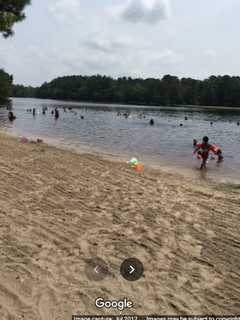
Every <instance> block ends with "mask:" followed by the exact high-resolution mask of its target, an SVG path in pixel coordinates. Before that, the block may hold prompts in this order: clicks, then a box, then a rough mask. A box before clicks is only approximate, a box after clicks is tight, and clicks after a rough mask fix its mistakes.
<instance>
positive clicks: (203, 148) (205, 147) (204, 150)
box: [194, 136, 223, 170]
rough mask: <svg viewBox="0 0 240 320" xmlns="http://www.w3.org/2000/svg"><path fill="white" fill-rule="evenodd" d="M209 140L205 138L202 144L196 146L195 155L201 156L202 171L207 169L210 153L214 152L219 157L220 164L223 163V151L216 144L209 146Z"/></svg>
mask: <svg viewBox="0 0 240 320" xmlns="http://www.w3.org/2000/svg"><path fill="white" fill-rule="evenodd" d="M208 142H209V138H208V137H207V136H205V137H203V140H202V143H199V144H196V149H195V151H194V154H196V153H198V154H199V155H201V158H202V164H201V167H200V170H202V169H204V168H206V164H207V160H208V158H209V152H210V151H212V152H213V153H214V154H216V155H217V156H218V162H221V161H223V155H222V150H221V149H220V148H219V147H218V146H217V145H215V144H209V143H208Z"/></svg>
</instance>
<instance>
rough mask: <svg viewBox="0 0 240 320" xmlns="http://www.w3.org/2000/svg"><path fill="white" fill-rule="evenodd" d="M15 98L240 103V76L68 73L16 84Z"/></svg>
mask: <svg viewBox="0 0 240 320" xmlns="http://www.w3.org/2000/svg"><path fill="white" fill-rule="evenodd" d="M12 96H13V97H32V98H42V99H45V98H46V99H58V100H71V101H86V102H104V103H123V104H138V105H161V106H169V105H204V106H229V107H239V106H240V77H238V76H232V77H231V76H228V75H225V76H211V77H209V78H207V79H205V80H196V79H191V78H182V79H179V78H178V77H176V76H171V75H165V76H164V77H162V78H161V79H155V78H148V79H141V78H137V79H133V78H131V77H122V78H118V79H113V78H111V77H107V76H100V75H96V76H65V77H59V78H56V79H54V80H52V81H51V82H48V83H47V82H45V83H44V84H43V85H41V86H40V87H32V86H23V85H13V86H12Z"/></svg>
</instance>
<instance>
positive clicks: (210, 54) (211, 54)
mask: <svg viewBox="0 0 240 320" xmlns="http://www.w3.org/2000/svg"><path fill="white" fill-rule="evenodd" d="M204 55H205V56H207V57H209V58H216V56H217V54H216V52H215V51H214V50H213V49H207V50H205V51H204Z"/></svg>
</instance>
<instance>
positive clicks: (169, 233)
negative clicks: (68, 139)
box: [0, 133, 240, 320]
mask: <svg viewBox="0 0 240 320" xmlns="http://www.w3.org/2000/svg"><path fill="white" fill-rule="evenodd" d="M239 206H240V186H239V185H231V184H218V185H217V184H214V183H210V182H203V181H202V180H199V181H198V180H193V179H189V178H184V177H182V176H180V175H176V174H174V175H171V174H169V173H164V172H162V171H160V170H154V169H150V168H145V169H144V170H143V171H142V172H141V173H137V172H135V171H133V170H132V169H131V168H129V166H128V165H127V164H125V163H121V162H119V161H118V162H117V161H116V162H113V161H109V160H105V159H103V158H101V157H99V156H94V155H90V154H85V155H80V154H77V153H74V152H71V151H66V150H62V149H58V148H55V147H52V146H48V145H45V144H30V143H29V144H21V143H20V142H19V139H17V138H13V137H10V136H8V135H6V134H3V133H1V134H0V315H1V319H3V320H5V319H28V320H33V319H34V320H36V319H37V320H50V319H51V320H53V319H56V320H57V319H59V320H60V319H64V320H65V319H66V320H67V319H70V318H71V315H72V314H119V313H120V312H119V311H116V310H97V309H96V307H95V299H96V298H98V297H104V298H106V299H113V298H115V299H122V298H124V297H127V298H128V299H130V300H132V301H133V303H134V308H133V309H132V310H125V311H124V312H123V313H124V314H134V313H135V314H153V313H154V314H178V315H180V314H225V315H228V314H229V315H230V314H231V315H232V314H239V310H240V302H239V301H240V216H239V213H240V209H239ZM95 256H98V257H100V258H102V259H104V260H105V262H106V263H107V264H108V267H109V271H110V274H109V275H108V277H107V278H105V279H104V280H103V281H100V282H94V281H90V280H88V278H87V277H86V274H85V265H86V260H87V259H89V258H92V257H95ZM129 257H137V258H138V259H140V260H141V261H142V263H143V264H144V267H145V274H144V277H143V278H142V279H140V280H139V281H138V282H134V283H131V282H127V281H126V280H124V279H123V278H122V277H121V275H120V273H119V268H120V265H121V263H122V262H123V260H124V259H126V258H129Z"/></svg>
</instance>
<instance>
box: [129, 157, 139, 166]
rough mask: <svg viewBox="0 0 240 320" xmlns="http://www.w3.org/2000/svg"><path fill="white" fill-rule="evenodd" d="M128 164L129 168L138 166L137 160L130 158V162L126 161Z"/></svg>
mask: <svg viewBox="0 0 240 320" xmlns="http://www.w3.org/2000/svg"><path fill="white" fill-rule="evenodd" d="M128 164H130V165H131V166H135V165H136V164H138V159H137V158H132V159H131V160H129V161H128Z"/></svg>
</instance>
